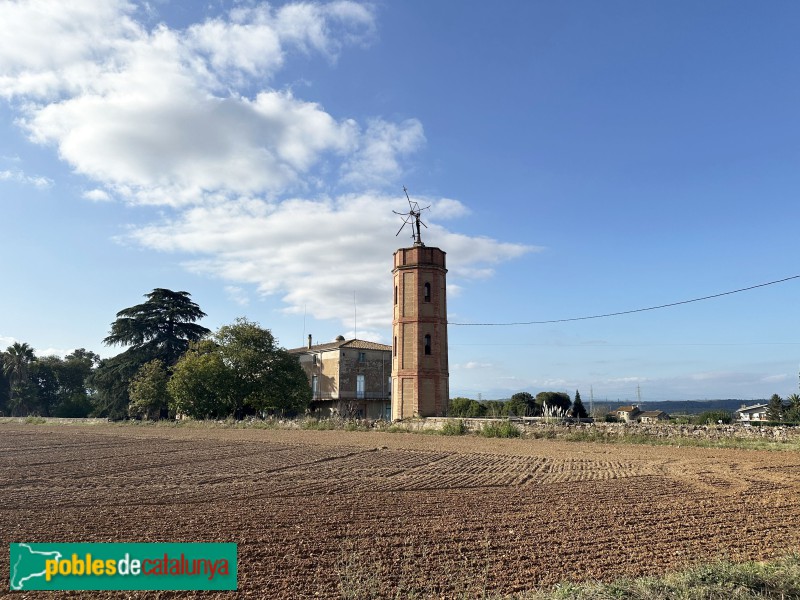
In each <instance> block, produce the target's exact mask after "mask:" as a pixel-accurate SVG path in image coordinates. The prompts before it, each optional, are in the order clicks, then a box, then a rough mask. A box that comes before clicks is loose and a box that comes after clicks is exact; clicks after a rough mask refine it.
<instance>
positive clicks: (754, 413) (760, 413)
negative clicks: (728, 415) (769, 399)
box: [736, 404, 769, 423]
mask: <svg viewBox="0 0 800 600" xmlns="http://www.w3.org/2000/svg"><path fill="white" fill-rule="evenodd" d="M767 408H769V405H768V404H753V405H751V406H744V405H742V407H741V408H739V409H737V411H736V414H738V415H739V419H738V420H739V421H740V422H741V423H750V422H751V421H756V422H758V421H769V419H768V418H767Z"/></svg>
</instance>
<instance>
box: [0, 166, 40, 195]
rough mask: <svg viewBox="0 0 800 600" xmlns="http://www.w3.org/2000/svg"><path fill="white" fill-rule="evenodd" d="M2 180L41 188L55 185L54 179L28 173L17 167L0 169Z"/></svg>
mask: <svg viewBox="0 0 800 600" xmlns="http://www.w3.org/2000/svg"><path fill="white" fill-rule="evenodd" d="M0 181H14V182H16V183H22V184H24V185H32V186H34V187H36V188H38V189H40V190H43V189H46V188H49V187H52V186H53V180H52V179H49V178H47V177H41V176H31V175H26V174H25V173H23V172H22V171H19V170H17V169H14V170H5V171H0Z"/></svg>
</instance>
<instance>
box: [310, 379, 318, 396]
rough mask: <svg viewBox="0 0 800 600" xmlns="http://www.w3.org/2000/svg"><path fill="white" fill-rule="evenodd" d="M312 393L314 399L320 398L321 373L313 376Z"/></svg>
mask: <svg viewBox="0 0 800 600" xmlns="http://www.w3.org/2000/svg"><path fill="white" fill-rule="evenodd" d="M311 394H312V397H313V398H314V399H316V398H319V375H312V376H311Z"/></svg>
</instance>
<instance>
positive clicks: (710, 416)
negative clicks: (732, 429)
mask: <svg viewBox="0 0 800 600" xmlns="http://www.w3.org/2000/svg"><path fill="white" fill-rule="evenodd" d="M692 420H693V422H694V424H695V425H708V424H711V425H716V424H717V423H718V422H719V421H722V422H723V423H724V424H725V425H728V424H730V423H731V422H732V421H733V417H731V413H729V412H727V411H724V410H708V411H706V412H704V413H700V414H699V415H697V416H696V417H694V419H692Z"/></svg>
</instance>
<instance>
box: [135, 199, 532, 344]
mask: <svg viewBox="0 0 800 600" xmlns="http://www.w3.org/2000/svg"><path fill="white" fill-rule="evenodd" d="M397 204H398V199H397V198H396V197H387V196H380V195H375V194H360V195H355V194H353V195H347V196H340V197H337V198H323V199H320V200H304V199H293V200H286V201H284V202H281V203H279V204H278V203H268V202H265V201H261V200H254V199H250V200H241V201H238V202H235V203H234V202H227V203H224V204H212V205H209V206H202V207H193V208H191V209H188V210H186V211H184V212H183V213H182V214H181V215H180V216H179V217H178V218H176V219H173V220H169V221H165V222H163V223H160V224H154V225H150V226H147V227H143V228H141V229H138V230H135V231H133V232H132V233H131V237H132V238H133V239H135V240H137V241H138V242H139V243H140V244H142V245H144V246H146V247H150V248H154V249H157V250H162V251H171V252H188V253H191V254H197V255H200V256H201V258H198V259H197V260H193V261H191V262H189V263H188V264H187V267H188V268H190V269H191V270H193V271H195V272H198V273H203V274H210V275H213V276H216V277H219V278H221V279H224V280H227V281H231V282H237V283H246V284H250V285H254V286H256V288H257V289H258V291H259V292H260V293H262V294H276V293H280V294H282V298H283V300H284V301H285V302H286V304H287V307H288V309H287V310H288V311H290V312H293V313H295V314H299V313H302V312H303V310H304V309H305V308H306V307H307V310H308V313H309V314H310V315H313V316H314V317H316V318H318V319H339V320H340V321H341V322H342V323H343V324H344V325H345V326H352V315H353V292H354V291H355V292H356V294H357V298H358V322H359V329H360V328H361V326H362V325H363V326H364V328H380V327H386V326H387V325H388V324H389V323H390V322H391V320H390V315H389V312H390V311H387V309H386V306H387V303H388V302H390V298H391V275H390V274H389V272H390V270H391V256H392V253H393V252H394V250H396V249H397V247H398V246H400V245H405V244H404V242H398V240H397V238H396V237H395V236H394V233H395V231H396V227H397V224H398V222H399V219H397V217H396V215H393V214H392V208H393V207H395V208H396V207H397ZM431 228H432V231H434V232H435V233H436V236H431V238H430V239H428V243H430V244H431V245H438V246H441V247H443V248H446V249H447V251H448V261H449V263H448V268H449V269H450V270H451V271H452V273H453V274H454V275H453V276H454V277H457V278H458V277H462V278H464V277H468V276H469V275H470V274H471V273H473V272H475V270H476V269H474V268H468V267H467V266H466V265H465V263H466V262H467V261H475V262H477V264H479V265H481V264H487V263H489V264H491V263H495V262H498V261H501V260H506V259H509V258H513V257H516V256H520V255H522V254H523V253H525V252H527V251H529V250H531V248H530V247H528V246H523V245H520V244H503V243H499V242H497V241H495V240H491V239H489V238H479V239H477V240H476V239H475V238H469V237H467V236H461V235H455V234H451V233H450V232H448V231H447V230H446V229H444V228H443V227H441V226H438V225H435V222H433V221H431ZM440 241H441V242H442V243H441V244H440V243H439V242H440ZM475 243H477V244H478V245H479V246H480V252H479V253H475V252H474V251H473V250H472V249H471V248H470V246H471V245H472V244H475ZM478 270H480V269H478Z"/></svg>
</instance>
